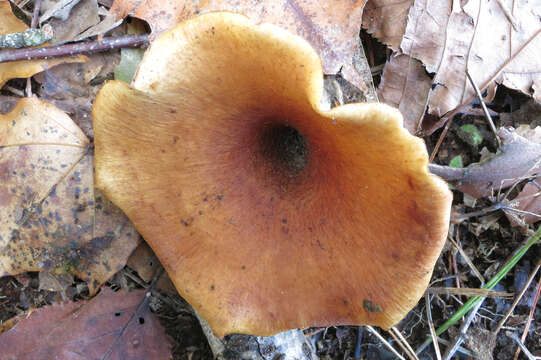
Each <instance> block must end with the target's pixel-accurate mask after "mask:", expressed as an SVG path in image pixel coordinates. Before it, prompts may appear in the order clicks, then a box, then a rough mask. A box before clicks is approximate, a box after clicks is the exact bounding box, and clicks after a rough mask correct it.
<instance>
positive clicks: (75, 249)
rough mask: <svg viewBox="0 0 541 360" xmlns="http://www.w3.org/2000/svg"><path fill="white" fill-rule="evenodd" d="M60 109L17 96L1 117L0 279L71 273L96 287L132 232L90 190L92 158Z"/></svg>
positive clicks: (131, 240)
mask: <svg viewBox="0 0 541 360" xmlns="http://www.w3.org/2000/svg"><path fill="white" fill-rule="evenodd" d="M88 145H89V142H88V139H87V138H86V136H85V135H84V134H83V133H82V131H81V130H80V129H79V128H78V127H77V126H76V125H75V124H74V123H73V121H72V120H71V119H70V118H69V117H68V116H67V115H66V114H65V113H63V112H62V111H61V110H59V109H58V108H56V107H55V106H54V105H52V104H48V103H45V102H42V101H40V100H37V99H31V98H24V99H21V100H20V101H19V103H18V104H17V106H16V107H15V108H14V109H13V110H12V111H11V112H10V113H8V114H6V115H0V276H4V275H14V274H19V273H22V272H25V271H51V272H55V273H70V274H73V275H76V276H78V277H80V278H81V279H83V280H85V281H87V282H88V283H89V284H88V285H89V288H90V291H91V292H94V291H95V290H97V288H98V287H99V285H101V284H102V283H103V282H105V281H106V280H107V279H109V277H111V276H112V275H113V274H114V273H115V272H117V271H118V270H119V269H120V268H122V267H123V266H124V264H125V262H126V260H127V258H128V256H129V255H130V253H131V252H132V251H133V249H134V248H135V247H136V246H137V244H138V242H139V236H138V234H137V232H136V231H135V229H134V227H133V225H132V224H131V223H130V222H129V221H128V220H127V218H126V217H125V216H124V215H123V214H122V212H121V211H120V210H119V209H117V208H116V207H114V206H113V205H112V204H111V203H110V202H109V201H108V200H107V199H106V198H105V197H104V196H102V195H101V194H100V193H99V192H97V190H94V182H93V181H94V180H93V157H92V156H91V154H90V153H89V148H88Z"/></svg>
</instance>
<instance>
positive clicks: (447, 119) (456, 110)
mask: <svg viewBox="0 0 541 360" xmlns="http://www.w3.org/2000/svg"><path fill="white" fill-rule="evenodd" d="M539 33H541V29H539V30H537V31H536V32H535V33H534V34H533V35H532V36H531V37H530V38H529V39H528V40H526V42H524V44H522V45H521V46H520V47H519V48H518V49H517V51H516V52H515V53H514V54H513V55H512V56H510V57H509V59H507V60H506V61H505V62H504V63H503V64H502V66H501V67H500V68H499V69H498V70H497V71H496V72H495V73H494V75H492V76H491V77H490V78H489V79H488V80H487V81H485V83H484V84H483V86H481V87H480V88H479V90H480V91H483V90H485V89H486V88H487V87H488V86H489V85H490V84H491V83H492V82H493V81H494V80H496V79H497V78H498V76H500V74H501V73H502V71H503V70H504V69H505V68H506V67H507V65H509V63H510V62H511V61H513V59H514V58H515V57H517V55H518V54H520V53H521V52H522V50H524V48H525V47H526V46H528V44H529V43H531V42H532V40H533V39H535V38H536V37H537V35H539ZM474 98H475V96H471V97H469V98H468V99H466V100H465V101H464V102H463V103H462V104H460V105H458V106H457V107H456V108H454V109H453V110H451V111H449V112H448V113H447V114H445V115H443V116H442V121H443V122H446V123H447V124H446V125H445V128H444V129H443V132H442V133H441V135H440V137H439V139H438V142H437V143H436V146H435V147H434V150H433V151H432V154H431V155H430V162H432V161H433V160H434V158H435V157H436V154H437V153H438V150H439V148H440V146H441V143H442V142H443V139H444V138H445V136H446V135H447V131H448V130H449V127H450V125H448V124H449V122H450V121H451V119H452V118H453V116H455V115H456V114H458V113H459V112H460V111H462V109H464V108H465V107H466V106H468V104H469V103H471V102H472V100H473V99H474Z"/></svg>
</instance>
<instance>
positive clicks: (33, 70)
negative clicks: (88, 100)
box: [0, 0, 86, 88]
mask: <svg viewBox="0 0 541 360" xmlns="http://www.w3.org/2000/svg"><path fill="white" fill-rule="evenodd" d="M26 29H28V27H27V26H26V25H25V24H24V23H23V22H22V21H21V20H19V19H17V18H16V17H15V15H13V13H12V12H11V7H10V5H9V2H8V1H3V0H0V35H3V34H9V33H15V32H21V31H24V30H26ZM85 60H86V57H84V56H78V57H64V58H58V59H50V60H25V61H14V62H8V63H2V64H0V88H1V87H2V86H4V84H5V83H6V82H7V81H8V80H10V79H14V78H26V77H29V76H32V75H34V74H37V73H39V72H41V71H43V70H46V69H49V68H51V67H53V66H55V65H58V64H62V63H66V62H83V61H85Z"/></svg>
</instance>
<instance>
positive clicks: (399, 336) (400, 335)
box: [391, 326, 419, 360]
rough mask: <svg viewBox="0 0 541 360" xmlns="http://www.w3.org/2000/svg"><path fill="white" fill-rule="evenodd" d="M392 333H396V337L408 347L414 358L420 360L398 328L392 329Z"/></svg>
mask: <svg viewBox="0 0 541 360" xmlns="http://www.w3.org/2000/svg"><path fill="white" fill-rule="evenodd" d="M391 331H394V332H395V334H396V336H398V338H399V339H400V340H401V341H402V342H403V343H404V345H405V346H406V348H407V349H408V353H411V355H412V357H413V358H414V359H416V360H419V358H418V357H417V354H415V351H414V350H413V348H412V347H411V346H410V344H409V342H408V340H406V338H405V337H404V335H402V333H401V332H400V330H398V329H397V328H396V327H394V326H393V327H392V328H391Z"/></svg>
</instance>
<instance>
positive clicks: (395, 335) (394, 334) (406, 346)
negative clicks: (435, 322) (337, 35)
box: [389, 326, 419, 360]
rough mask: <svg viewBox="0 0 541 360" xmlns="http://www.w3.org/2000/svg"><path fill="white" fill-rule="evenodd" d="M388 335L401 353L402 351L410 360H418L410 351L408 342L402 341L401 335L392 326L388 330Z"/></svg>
mask: <svg viewBox="0 0 541 360" xmlns="http://www.w3.org/2000/svg"><path fill="white" fill-rule="evenodd" d="M389 334H391V337H392V338H393V339H394V341H396V342H397V344H398V346H400V348H401V349H402V351H404V352H405V353H406V355H408V357H409V358H410V360H419V358H418V357H417V355H415V353H413V352H411V351H410V349H411V346H409V344H408V342H407V341H406V339H404V337H403V336H402V334H400V331H398V329H397V328H395V327H394V326H393V327H392V328H390V329H389Z"/></svg>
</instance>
